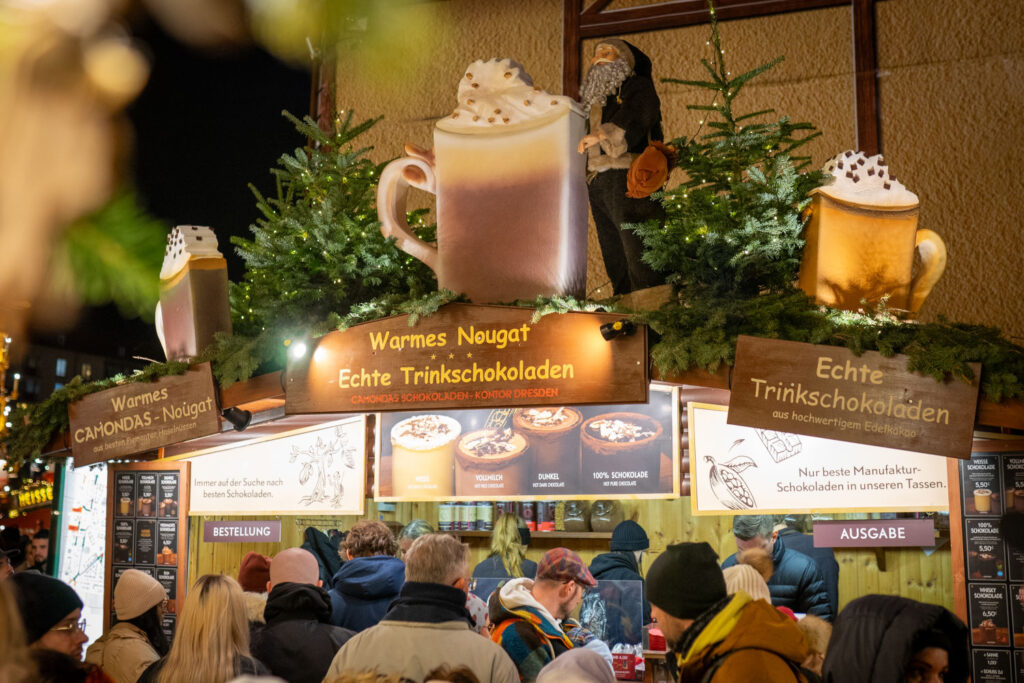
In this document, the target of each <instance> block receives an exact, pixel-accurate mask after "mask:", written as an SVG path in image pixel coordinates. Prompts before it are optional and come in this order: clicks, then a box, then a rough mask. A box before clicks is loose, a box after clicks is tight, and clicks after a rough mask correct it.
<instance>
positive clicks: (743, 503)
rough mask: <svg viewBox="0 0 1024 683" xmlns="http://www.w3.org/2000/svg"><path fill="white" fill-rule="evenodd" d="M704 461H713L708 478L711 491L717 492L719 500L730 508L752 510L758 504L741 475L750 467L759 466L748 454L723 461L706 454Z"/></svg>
mask: <svg viewBox="0 0 1024 683" xmlns="http://www.w3.org/2000/svg"><path fill="white" fill-rule="evenodd" d="M704 461H705V462H708V463H711V471H710V472H709V473H708V478H709V480H710V482H711V492H712V493H714V494H715V498H717V499H718V502H720V503H721V504H722V505H724V506H725V507H727V508H729V509H730V510H751V509H753V508H754V507H756V506H757V503H756V502H755V501H754V494H753V493H751V491H750V487H749V486H747V482H745V481H743V477H741V476H740V473H741V472H742V471H743V470H745V469H747V468H748V467H757V463H756V462H754V461H753V460H752V459H751V458H749V457H748V456H746V455H738V456H736V457H735V458H733V459H732V460H729V461H727V462H721V463H718V462H715V459H714V458H713V457H711V456H710V455H705V456H704Z"/></svg>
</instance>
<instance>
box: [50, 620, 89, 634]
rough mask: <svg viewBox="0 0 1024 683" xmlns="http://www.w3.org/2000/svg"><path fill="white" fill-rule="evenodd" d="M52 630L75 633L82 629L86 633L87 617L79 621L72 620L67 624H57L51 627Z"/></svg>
mask: <svg viewBox="0 0 1024 683" xmlns="http://www.w3.org/2000/svg"><path fill="white" fill-rule="evenodd" d="M50 630H51V631H57V632H60V633H74V632H75V631H81V632H82V633H85V619H82V620H81V621H78V622H72V623H70V624H68V625H67V626H55V627H53V628H51V629H50Z"/></svg>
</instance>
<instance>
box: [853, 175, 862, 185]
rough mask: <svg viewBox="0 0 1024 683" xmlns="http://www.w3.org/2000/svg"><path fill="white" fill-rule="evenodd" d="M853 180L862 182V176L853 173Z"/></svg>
mask: <svg viewBox="0 0 1024 683" xmlns="http://www.w3.org/2000/svg"><path fill="white" fill-rule="evenodd" d="M853 182H855V183H859V182H860V176H859V175H857V174H856V173H854V174H853Z"/></svg>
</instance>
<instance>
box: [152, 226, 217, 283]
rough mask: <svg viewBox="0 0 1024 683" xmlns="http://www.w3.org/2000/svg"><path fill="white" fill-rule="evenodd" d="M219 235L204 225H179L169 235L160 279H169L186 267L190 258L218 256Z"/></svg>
mask: <svg viewBox="0 0 1024 683" xmlns="http://www.w3.org/2000/svg"><path fill="white" fill-rule="evenodd" d="M220 256H222V254H221V253H220V252H219V251H218V250H217V236H216V235H214V234H213V230H210V228H208V227H206V226H204V225H179V226H178V227H176V228H174V230H171V234H169V235H168V236H167V247H166V248H165V249H164V264H163V267H162V268H160V279H161V280H169V279H170V278H172V277H174V276H175V275H177V274H178V273H179V272H180V271H181V269H182V268H184V267H185V266H186V265H187V264H188V262H189V260H190V259H194V258H217V257H220Z"/></svg>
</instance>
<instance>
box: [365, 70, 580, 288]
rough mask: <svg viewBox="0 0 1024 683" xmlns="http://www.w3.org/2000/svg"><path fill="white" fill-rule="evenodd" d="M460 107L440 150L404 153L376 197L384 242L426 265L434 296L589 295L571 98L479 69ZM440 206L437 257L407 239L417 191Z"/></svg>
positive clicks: (522, 77) (441, 131) (438, 134)
mask: <svg viewBox="0 0 1024 683" xmlns="http://www.w3.org/2000/svg"><path fill="white" fill-rule="evenodd" d="M458 98H459V104H458V107H457V108H456V109H455V111H454V112H453V113H452V114H450V115H449V116H447V117H445V118H443V119H441V120H440V121H438V123H437V125H436V126H435V128H434V149H433V150H432V151H426V150H421V149H418V148H416V147H414V146H412V145H406V153H407V154H408V155H409V156H408V157H404V158H401V159H397V160H395V161H393V162H391V163H390V164H388V165H387V167H386V168H385V169H384V171H383V173H382V174H381V178H380V184H379V186H378V189H377V210H378V214H379V215H380V220H381V231H382V232H383V233H384V235H385V236H394V237H395V239H396V243H397V245H398V247H399V248H400V249H402V250H403V251H406V252H407V253H409V254H411V255H412V256H414V257H416V258H417V259H419V260H421V261H423V262H424V263H426V264H427V265H428V266H429V267H430V268H431V269H432V270H433V271H434V272H435V273H436V274H437V280H438V286H439V287H440V288H443V289H450V290H453V291H455V292H460V293H464V294H466V295H467V296H468V297H469V298H470V299H471V300H472V301H474V302H476V303H495V302H512V301H514V300H516V299H533V298H536V297H537V296H542V295H543V296H552V295H555V294H570V295H574V296H581V295H583V294H584V289H585V286H586V276H587V209H588V203H587V185H586V166H585V164H586V156H585V155H582V154H578V153H577V152H576V146H577V144H578V143H579V140H580V138H581V137H582V136H583V132H584V118H583V114H582V112H581V111H580V109H579V108H578V107H577V106H576V104H575V103H574V102H573V101H572V100H571V99H570V98H568V97H562V96H555V95H549V94H548V93H546V92H544V91H543V90H541V89H540V88H535V87H534V86H533V81H532V80H531V79H530V76H529V75H528V74H526V72H525V71H524V70H523V68H522V67H521V66H520V65H518V64H517V63H515V62H513V61H512V60H509V59H503V60H497V59H492V60H488V61H483V60H479V61H476V62H474V63H473V64H471V65H470V66H469V68H468V69H467V70H466V72H465V74H464V75H463V78H462V79H461V82H460V84H459V92H458ZM410 186H411V187H416V188H419V189H422V190H426V191H427V192H431V193H433V194H434V195H436V197H437V246H436V247H435V246H433V245H431V244H427V243H426V242H424V241H423V240H421V239H419V238H418V237H417V236H416V235H414V234H413V233H412V231H411V230H410V229H409V225H408V223H407V222H406V219H405V213H406V197H407V194H408V191H409V187H410Z"/></svg>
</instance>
